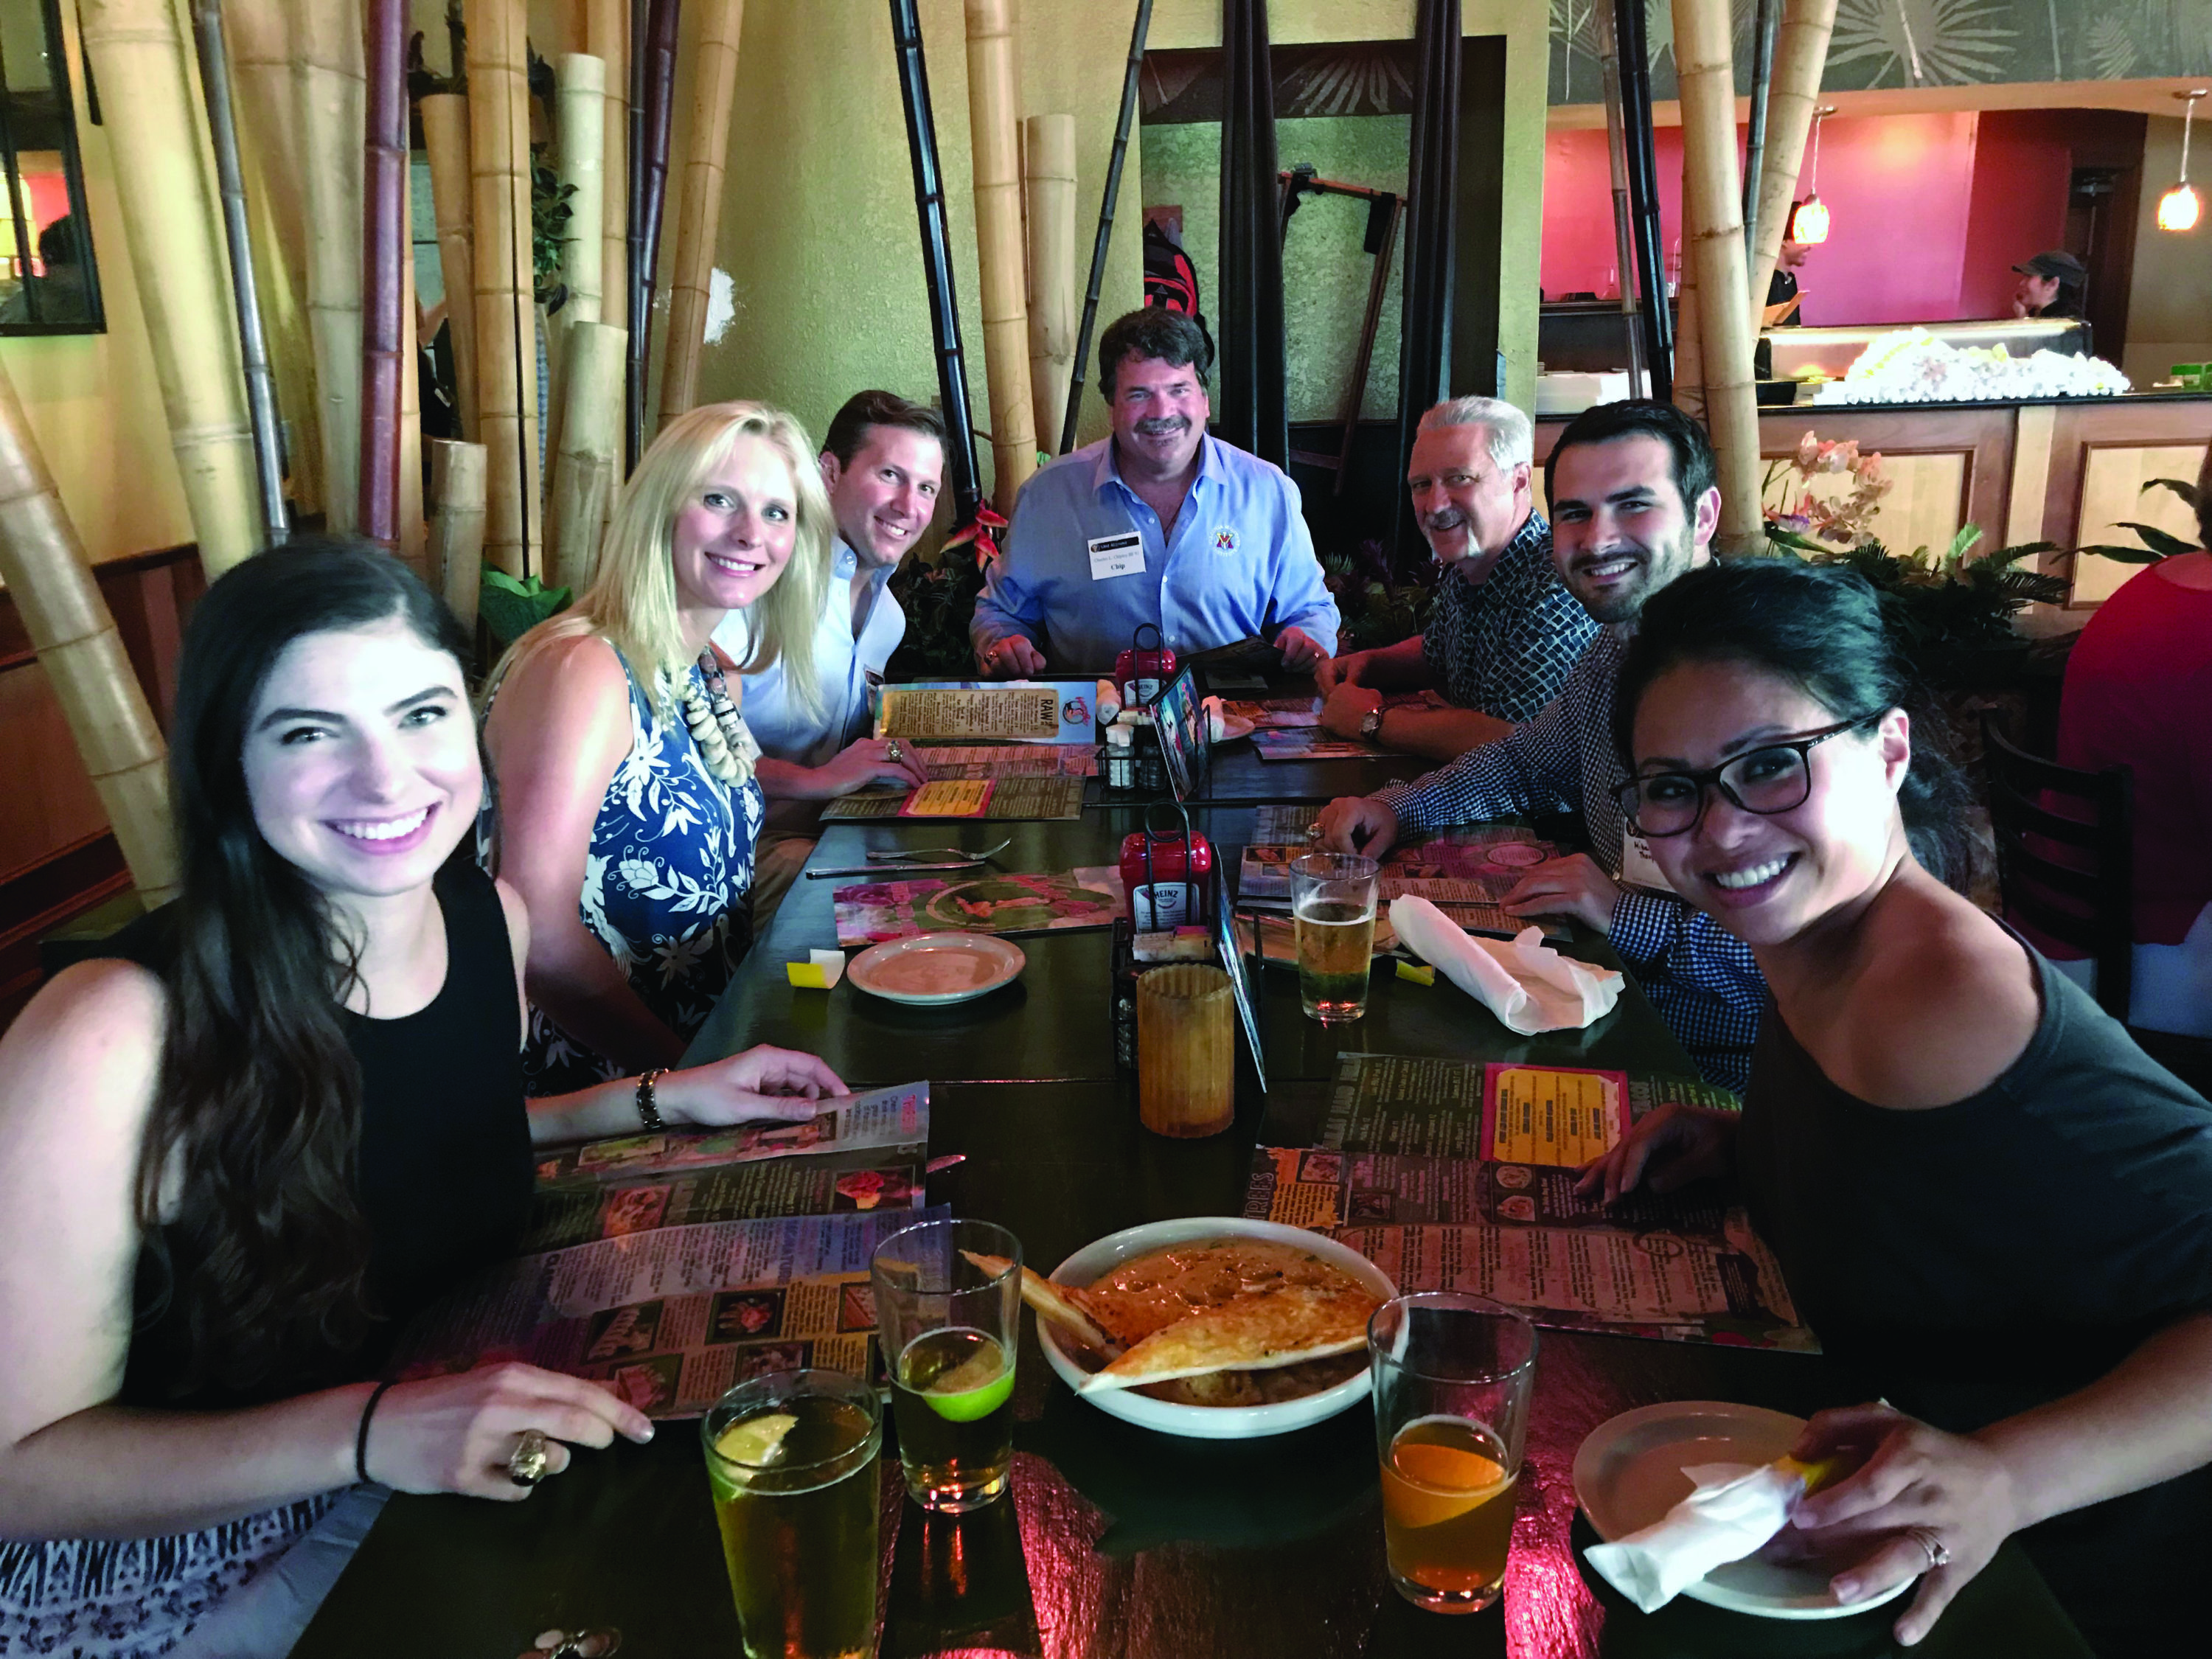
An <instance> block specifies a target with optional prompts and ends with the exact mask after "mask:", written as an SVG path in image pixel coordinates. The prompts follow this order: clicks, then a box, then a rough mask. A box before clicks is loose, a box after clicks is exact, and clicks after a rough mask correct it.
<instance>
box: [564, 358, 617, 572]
mask: <svg viewBox="0 0 2212 1659" xmlns="http://www.w3.org/2000/svg"><path fill="white" fill-rule="evenodd" d="M626 343H627V342H626V338H625V336H624V334H623V331H622V330H621V329H618V328H610V327H608V326H607V325H605V323H575V324H572V325H570V327H569V329H568V335H567V337H566V338H565V341H564V346H565V349H566V355H567V357H568V362H567V363H566V364H565V365H564V366H563V368H562V372H561V386H562V393H563V396H564V400H565V401H566V403H567V404H568V410H567V412H566V413H565V414H564V415H563V416H562V422H561V432H562V444H561V453H559V454H558V455H556V457H555V458H554V460H553V498H552V501H551V504H550V507H549V509H548V520H549V524H550V529H549V531H548V532H547V537H548V539H547V546H548V548H549V549H550V551H549V553H548V555H547V557H548V561H549V569H550V574H548V575H547V577H546V579H545V580H546V586H549V587H566V588H569V589H571V590H573V591H574V592H579V593H580V592H583V590H584V588H585V587H586V586H587V585H588V584H589V583H590V581H591V580H592V572H593V570H594V569H595V568H597V566H598V564H599V537H600V532H601V530H602V528H603V526H605V523H606V518H607V512H608V509H609V507H611V505H612V503H613V501H614V494H615V490H616V489H617V486H618V485H619V483H620V482H621V478H622V385H623V368H624V362H625V359H626V356H627V353H626V352H625V350H624V346H625V344H626Z"/></svg>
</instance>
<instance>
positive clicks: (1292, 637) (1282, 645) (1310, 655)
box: [1275, 628, 1328, 674]
mask: <svg viewBox="0 0 2212 1659" xmlns="http://www.w3.org/2000/svg"><path fill="white" fill-rule="evenodd" d="M1275 649H1276V650H1278V651H1279V652H1281V653H1283V666H1284V667H1285V668H1287V669H1289V670H1290V671H1291V673H1293V674H1309V673H1312V672H1314V671H1316V670H1317V669H1319V668H1320V666H1321V665H1322V664H1323V663H1325V662H1327V661H1328V652H1326V651H1324V650H1322V648H1321V641H1319V640H1316V638H1314V636H1313V635H1310V634H1309V633H1307V632H1306V631H1305V630H1304V629H1302V628H1285V629H1284V630H1283V631H1282V632H1281V633H1279V634H1278V635H1275Z"/></svg>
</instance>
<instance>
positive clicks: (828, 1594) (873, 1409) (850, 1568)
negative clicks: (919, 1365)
mask: <svg viewBox="0 0 2212 1659" xmlns="http://www.w3.org/2000/svg"><path fill="white" fill-rule="evenodd" d="M700 1430H701V1434H702V1437H703V1438H704V1440H705V1441H706V1445H707V1480H708V1484H709V1485H710V1486H712V1488H713V1489H714V1519H715V1521H716V1522H718V1523H720V1527H721V1530H722V1559H723V1561H724V1562H725V1563H726V1565H727V1566H728V1567H729V1570H730V1589H731V1591H732V1593H733V1594H734V1595H736V1597H737V1601H738V1630H739V1632H741V1634H742V1635H743V1637H744V1650H745V1659H867V1656H869V1655H871V1654H872V1653H874V1652H875V1650H876V1574H877V1568H878V1553H877V1541H876V1516H877V1510H878V1501H877V1490H878V1489H877V1481H876V1467H877V1466H876V1454H877V1452H878V1451H879V1450H880V1449H882V1446H883V1443H884V1421H883V1408H882V1407H880V1406H879V1405H878V1403H877V1401H876V1391H875V1390H874V1389H871V1388H869V1387H868V1386H867V1385H866V1383H862V1382H861V1381H860V1379H859V1378H858V1377H853V1376H846V1375H845V1374H844V1373H843V1372H842V1371H826V1370H801V1371H776V1372H773V1373H771V1374H770V1375H769V1376H758V1377H755V1378H754V1379H753V1380H752V1381H751V1382H750V1383H740V1384H738V1386H737V1387H736V1388H734V1389H731V1390H730V1391H729V1393H727V1394H726V1395H723V1396H722V1397H721V1399H720V1401H716V1402H715V1405H714V1408H713V1409H712V1410H711V1411H709V1412H708V1413H707V1415H706V1417H705V1419H703V1420H702V1423H701V1425H700Z"/></svg>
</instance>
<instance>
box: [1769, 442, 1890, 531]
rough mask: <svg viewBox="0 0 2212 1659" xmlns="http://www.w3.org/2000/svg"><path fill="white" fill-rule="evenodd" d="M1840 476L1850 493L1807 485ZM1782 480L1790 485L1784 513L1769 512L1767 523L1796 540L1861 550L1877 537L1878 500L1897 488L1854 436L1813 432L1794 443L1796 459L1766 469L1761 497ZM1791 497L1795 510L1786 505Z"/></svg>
mask: <svg viewBox="0 0 2212 1659" xmlns="http://www.w3.org/2000/svg"><path fill="white" fill-rule="evenodd" d="M1838 475H1843V476H1847V477H1850V480H1851V483H1850V489H1849V491H1848V493H1846V494H1844V495H1825V496H1823V495H1814V493H1813V491H1812V489H1810V487H1809V486H1810V485H1811V483H1812V481H1813V480H1814V478H1817V477H1834V476H1838ZM1785 476H1788V477H1790V479H1791V482H1790V483H1788V484H1786V485H1785V489H1784V511H1782V512H1780V513H1769V514H1768V515H1767V521H1768V523H1770V524H1771V525H1773V526H1776V527H1778V528H1779V529H1782V530H1785V531H1788V532H1790V533H1791V534H1793V535H1796V536H1800V537H1805V538H1810V539H1813V540H1814V541H1817V542H1823V543H1826V544H1831V545H1832V546H1836V547H1844V548H1850V547H1861V546H1863V545H1865V544H1867V543H1868V542H1870V541H1872V540H1874V539H1875V537H1874V531H1873V528H1872V525H1873V520H1875V518H1876V517H1877V516H1879V515H1880V513H1881V498H1882V497H1883V496H1885V495H1888V494H1889V492H1890V491H1891V490H1892V489H1894V488H1895V487H1896V484H1897V480H1896V479H1894V478H1893V477H1890V476H1889V475H1888V474H1887V473H1886V472H1885V471H1883V470H1882V465H1881V452H1880V451H1879V450H1875V451H1870V452H1868V453H1861V452H1860V449H1859V445H1858V440H1857V439H1856V438H1844V439H1842V440H1839V441H1822V439H1821V438H1820V435H1818V434H1817V433H1813V432H1808V433H1807V434H1806V435H1804V436H1803V437H1802V438H1801V439H1799V440H1798V442H1797V453H1796V454H1795V455H1793V456H1791V457H1790V459H1788V460H1786V461H1777V462H1776V463H1775V464H1774V465H1772V466H1771V467H1769V468H1768V469H1767V473H1766V479H1765V483H1766V489H1765V491H1764V492H1762V493H1771V491H1772V489H1773V488H1774V483H1775V481H1776V480H1777V479H1778V478H1781V477H1785ZM1791 494H1794V495H1796V497H1797V504H1796V507H1789V505H1788V497H1789V495H1791Z"/></svg>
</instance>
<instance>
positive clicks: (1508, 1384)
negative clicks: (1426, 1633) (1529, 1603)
mask: <svg viewBox="0 0 2212 1659" xmlns="http://www.w3.org/2000/svg"><path fill="white" fill-rule="evenodd" d="M1367 1357H1368V1364H1369V1367H1370V1370H1372V1372H1373V1374H1374V1383H1375V1444H1376V1451H1377V1452H1378V1454H1379V1455H1381V1458H1382V1462H1383V1543H1384V1545H1385V1547H1386V1550H1387V1553H1388V1555H1389V1566H1390V1582H1391V1583H1393V1584H1395V1585H1396V1586H1397V1589H1398V1593H1399V1594H1400V1595H1403V1596H1404V1597H1405V1598H1406V1599H1407V1601H1411V1602H1412V1603H1413V1605H1414V1606H1416V1607H1426V1608H1428V1609H1429V1610H1430V1611H1431V1612H1432V1613H1478V1612H1480V1611H1481V1610H1482V1609H1483V1608H1484V1607H1488V1606H1489V1605H1490V1604H1491V1603H1492V1602H1493V1601H1496V1600H1497V1599H1498V1594H1499V1592H1500V1591H1501V1590H1502V1589H1504V1584H1505V1557H1506V1552H1507V1550H1508V1548H1509V1547H1510V1545H1511V1543H1512V1541H1513V1498H1514V1491H1515V1488H1516V1486H1517V1485H1518V1484H1519V1481H1520V1479H1521V1448H1522V1439H1523V1437H1524V1434H1525V1431H1526V1430H1527V1427H1528V1395H1529V1386H1530V1384H1531V1383H1532V1382H1533V1381H1534V1378H1535V1375H1536V1328H1535V1327H1534V1325H1532V1324H1530V1323H1529V1322H1528V1320H1527V1319H1525V1318H1524V1317H1522V1316H1521V1315H1519V1314H1517V1313H1516V1312H1514V1311H1513V1310H1512V1309H1510V1308H1507V1307H1504V1306H1501V1305H1500V1304H1498V1303H1495V1302H1492V1301H1490V1300H1488V1299H1487V1298H1486V1297H1480V1296H1467V1295H1462V1293H1460V1292H1458V1291H1428V1292H1425V1293H1422V1294H1419V1295H1413V1296H1401V1297H1395V1298H1394V1299H1393V1300H1391V1301H1389V1302H1386V1303H1384V1304H1383V1305H1382V1306H1381V1307H1379V1308H1377V1309H1376V1310H1375V1314H1374V1316H1373V1317H1372V1318H1371V1319H1370V1320H1369V1321H1368V1322H1367Z"/></svg>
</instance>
